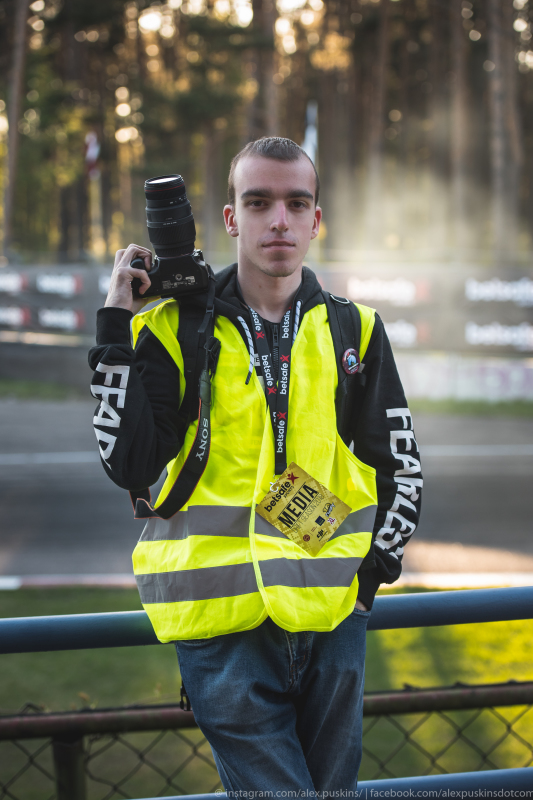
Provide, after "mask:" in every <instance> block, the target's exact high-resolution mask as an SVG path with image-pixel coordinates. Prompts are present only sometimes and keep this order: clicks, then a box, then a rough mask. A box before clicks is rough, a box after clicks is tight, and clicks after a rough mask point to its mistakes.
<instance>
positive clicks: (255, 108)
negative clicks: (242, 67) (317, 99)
mask: <svg viewBox="0 0 533 800" xmlns="http://www.w3.org/2000/svg"><path fill="white" fill-rule="evenodd" d="M252 7H253V12H254V17H253V22H252V26H253V32H254V35H255V37H256V38H257V39H258V40H259V43H258V44H257V45H256V46H255V47H254V48H252V50H251V51H250V54H249V60H248V64H247V67H248V72H249V75H250V77H251V78H253V79H254V80H256V81H257V85H258V86H257V93H256V95H255V97H254V98H253V100H251V101H250V102H249V104H248V109H247V125H246V128H247V135H246V141H247V142H249V141H251V140H253V139H258V138H259V137H260V136H277V135H278V132H279V114H278V91H277V86H276V84H275V83H274V81H273V76H274V71H275V70H274V66H275V59H276V53H275V50H274V39H273V37H274V25H275V22H276V18H277V10H276V5H275V2H274V0H252ZM270 41H272V46H269V42H270Z"/></svg>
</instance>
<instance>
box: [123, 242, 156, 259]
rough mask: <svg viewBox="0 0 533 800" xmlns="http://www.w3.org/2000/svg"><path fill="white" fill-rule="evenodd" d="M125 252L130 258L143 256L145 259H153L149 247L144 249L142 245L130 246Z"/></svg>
mask: <svg viewBox="0 0 533 800" xmlns="http://www.w3.org/2000/svg"><path fill="white" fill-rule="evenodd" d="M125 252H126V254H127V255H128V256H130V255H132V254H134V255H139V256H142V257H143V258H144V256H150V258H151V257H152V252H151V250H148V248H147V247H142V245H140V244H129V245H128V247H127V248H126V251H125Z"/></svg>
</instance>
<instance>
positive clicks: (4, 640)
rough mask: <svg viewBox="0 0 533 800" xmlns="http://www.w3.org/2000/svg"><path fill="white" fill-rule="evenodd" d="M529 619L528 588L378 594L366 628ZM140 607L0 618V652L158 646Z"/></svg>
mask: <svg viewBox="0 0 533 800" xmlns="http://www.w3.org/2000/svg"><path fill="white" fill-rule="evenodd" d="M513 619H533V586H524V587H519V588H512V589H471V590H466V591H452V592H419V593H414V594H399V595H391V596H389V597H377V598H376V600H375V602H374V608H373V610H372V615H371V617H370V620H369V624H368V629H369V630H389V629H392V628H419V627H431V626H434V625H464V624H466V623H472V622H502V621H507V620H513ZM158 643H159V642H158V640H157V638H156V636H155V634H154V631H153V628H152V625H151V623H150V620H149V619H148V616H147V615H146V613H145V612H144V611H120V612H112V613H106V614H68V615H64V616H55V617H15V618H12V619H2V620H0V654H3V653H38V652H44V651H50V650H86V649H92V648H97V647H131V646H135V645H149V644H158Z"/></svg>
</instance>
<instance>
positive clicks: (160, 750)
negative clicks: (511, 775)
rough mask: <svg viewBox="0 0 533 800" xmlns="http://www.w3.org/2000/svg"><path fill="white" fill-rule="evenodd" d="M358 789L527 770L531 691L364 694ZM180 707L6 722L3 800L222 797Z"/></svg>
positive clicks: (29, 712) (1, 730) (519, 687)
mask: <svg viewBox="0 0 533 800" xmlns="http://www.w3.org/2000/svg"><path fill="white" fill-rule="evenodd" d="M364 716H365V725H364V738H363V744H364V755H363V762H362V766H361V771H360V778H361V779H362V780H369V779H378V778H386V777H407V776H411V775H431V774H442V773H449V772H469V771H478V770H487V769H503V768H515V767H528V766H530V765H532V764H533V683H515V682H511V683H508V684H494V685H490V686H488V685H486V686H465V685H456V686H453V687H445V688H439V689H434V690H427V689H425V690H418V689H414V688H412V687H408V688H406V689H405V690H404V691H402V692H386V693H385V692H382V693H374V694H369V695H366V697H365V708H364ZM220 788H222V787H221V783H220V780H219V778H218V774H217V771H216V767H215V764H214V761H213V757H212V754H211V750H210V747H209V745H208V743H207V741H206V740H205V738H204V737H203V736H202V734H201V732H200V731H199V730H198V728H196V727H195V723H194V718H193V716H192V713H190V712H185V711H182V710H181V709H180V708H179V707H178V706H177V705H167V706H143V707H136V708H127V709H110V710H96V711H91V710H86V711H83V712H65V713H63V714H46V713H42V712H40V711H39V710H38V709H36V708H35V707H34V706H28V707H26V708H25V709H23V710H22V712H21V713H20V714H19V715H17V716H12V717H0V800H4V798H6V800H7V798H9V800H66V799H67V798H68V800H119V799H120V798H138V797H165V796H169V795H176V794H199V793H205V792H214V791H216V790H217V789H220Z"/></svg>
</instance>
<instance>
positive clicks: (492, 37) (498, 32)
mask: <svg viewBox="0 0 533 800" xmlns="http://www.w3.org/2000/svg"><path fill="white" fill-rule="evenodd" d="M487 10H488V22H489V60H490V61H492V63H493V64H494V69H493V70H492V72H489V73H488V75H489V97H490V161H491V180H492V187H491V188H492V192H491V194H492V197H491V206H492V208H491V212H492V213H491V221H492V246H493V250H494V256H495V259H496V261H497V262H498V261H500V260H501V259H502V257H503V253H504V250H505V244H506V240H507V231H506V213H505V119H504V114H505V100H504V93H503V89H504V86H503V58H502V22H503V21H502V14H501V0H487Z"/></svg>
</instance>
